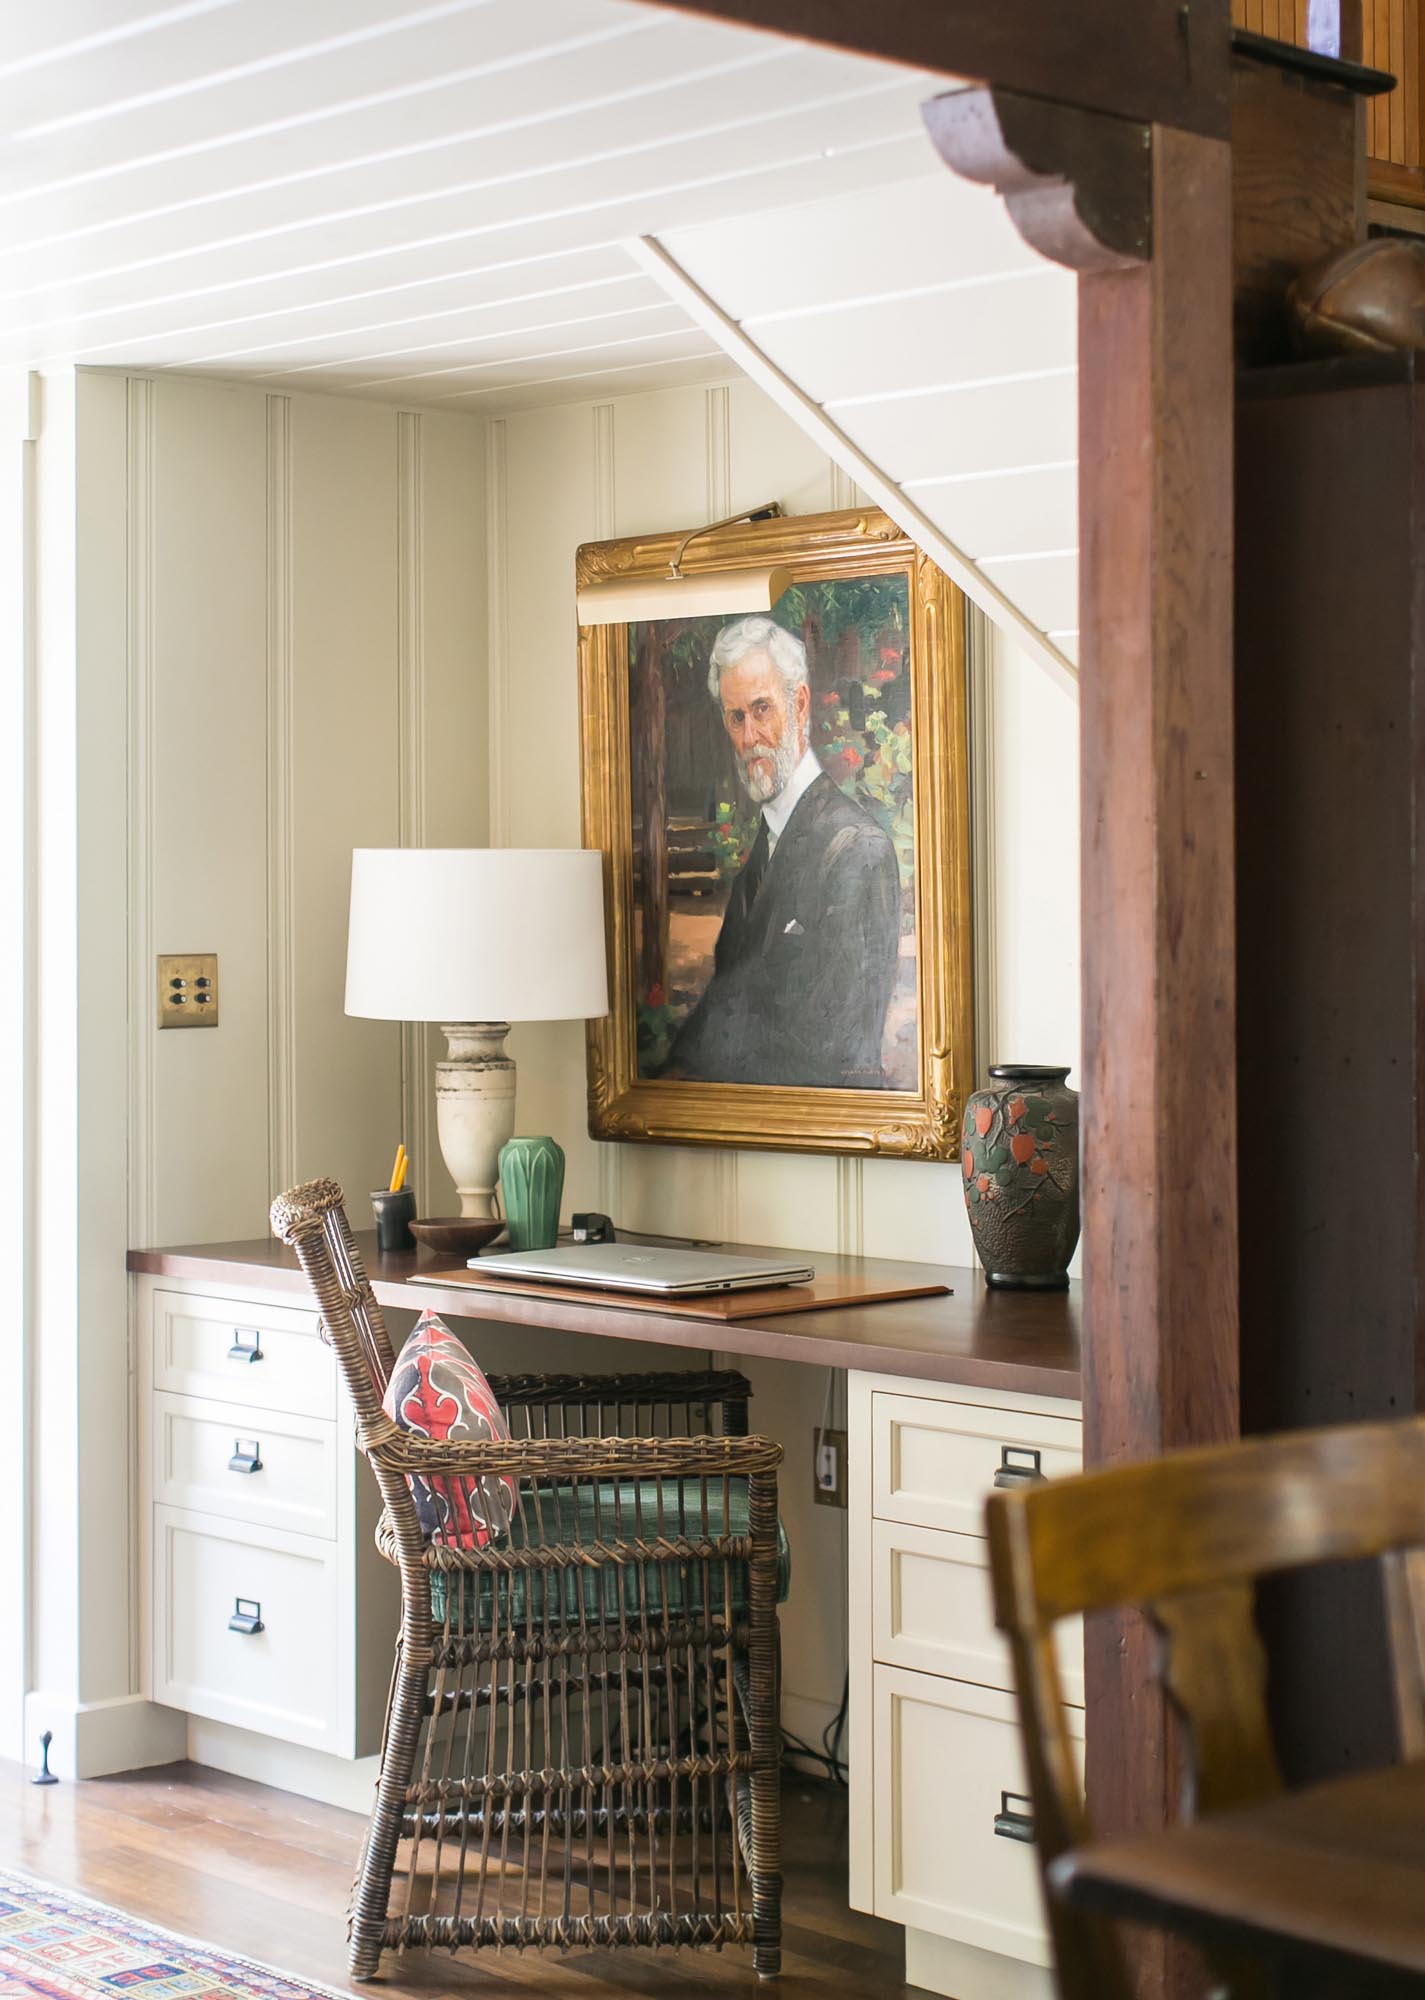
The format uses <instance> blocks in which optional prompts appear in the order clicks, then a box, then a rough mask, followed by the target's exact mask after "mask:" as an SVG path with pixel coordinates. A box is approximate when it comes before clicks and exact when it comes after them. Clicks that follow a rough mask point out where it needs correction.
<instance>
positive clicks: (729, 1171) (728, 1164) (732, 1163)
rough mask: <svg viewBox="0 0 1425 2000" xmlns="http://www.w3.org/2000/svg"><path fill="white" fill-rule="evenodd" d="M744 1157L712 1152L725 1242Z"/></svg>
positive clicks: (736, 1236)
mask: <svg viewBox="0 0 1425 2000" xmlns="http://www.w3.org/2000/svg"><path fill="white" fill-rule="evenodd" d="M714 518H716V517H714ZM741 1158H742V1156H741V1154H740V1153H736V1152H734V1151H733V1150H732V1148H731V1147H730V1146H728V1147H724V1148H723V1150H722V1151H721V1152H720V1153H714V1154H713V1155H712V1179H713V1214H712V1233H713V1235H714V1236H719V1237H721V1239H722V1241H723V1242H724V1243H738V1242H740V1241H741V1240H742V1197H741V1192H740V1189H739V1185H738V1180H739V1175H738V1169H739V1165H740V1163H741Z"/></svg>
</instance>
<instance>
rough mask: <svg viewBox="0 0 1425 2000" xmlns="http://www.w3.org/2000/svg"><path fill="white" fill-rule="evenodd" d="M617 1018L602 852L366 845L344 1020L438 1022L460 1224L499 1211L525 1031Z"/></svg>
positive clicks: (439, 1121) (445, 1135)
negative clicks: (521, 1027) (511, 1043)
mask: <svg viewBox="0 0 1425 2000" xmlns="http://www.w3.org/2000/svg"><path fill="white" fill-rule="evenodd" d="M608 1010H609V1001H608V981H607V973H606V970H605V957H604V888H603V856H602V854H600V853H599V852H598V851H597V849H593V848H572V849H571V848H526V847H396V848H387V847H359V848H357V849H356V851H355V852H354V853H353V855H352V857H351V921H350V926H349V929H348V932H347V957H346V1011H347V1013H348V1014H357V1015H361V1016H363V1017H365V1018H366V1019H369V1020H377V1021H434V1022H437V1023H438V1024H439V1025H440V1026H441V1028H442V1029H443V1030H444V1032H445V1035H446V1038H447V1040H448V1042H449V1045H450V1046H449V1053H448V1054H447V1056H446V1057H445V1059H444V1061H442V1062H438V1063H437V1064H436V1066H435V1105H436V1131H437V1133H438V1135H439V1138H440V1150H441V1154H442V1156H443V1158H444V1160H445V1164H446V1166H447V1167H448V1168H449V1169H450V1177H451V1179H452V1180H453V1181H454V1182H455V1186H456V1190H457V1192H458V1194H459V1196H460V1213H461V1214H462V1216H469V1217H480V1218H488V1217H492V1216H493V1215H494V1213H495V1184H496V1181H497V1179H498V1177H499V1165H498V1162H499V1157H500V1148H501V1147H502V1146H503V1145H504V1144H505V1142H506V1140H507V1139H509V1138H511V1137H512V1136H513V1133H514V1129H515V1065H514V1059H513V1058H512V1057H511V1056H509V1055H508V1054H506V1052H505V1036H506V1035H507V1034H508V1033H509V1030H510V1023H511V1022H514V1021H582V1020H588V1019H590V1018H592V1017H593V1016H595V1015H600V1014H606V1013H607V1012H608Z"/></svg>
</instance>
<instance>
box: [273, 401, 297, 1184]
mask: <svg viewBox="0 0 1425 2000" xmlns="http://www.w3.org/2000/svg"><path fill="white" fill-rule="evenodd" d="M292 767H293V746H292V404H291V399H290V397H287V396H277V395H272V396H269V397H268V398H267V1090H268V1099H267V1175H268V1191H269V1193H271V1194H274V1195H275V1194H280V1193H281V1192H282V1190H283V1189H284V1188H289V1187H291V1185H292V1183H293V1181H294V1180H295V1179H296V1177H297V1168H296V1157H297V1130H296V1127H297V1090H296V1074H295V1067H296V1061H295V1049H294V1046H293V1044H294V1039H295V1035H296V1015H297V1002H296V993H295V977H296V943H295V939H294V937H293V934H292V926H293V920H294V913H295V907H296V904H295V890H294V884H293V879H292V873H293V853H292V827H293V817H294V809H293V798H292V783H293V770H292Z"/></svg>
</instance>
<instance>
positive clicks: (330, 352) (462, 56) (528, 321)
mask: <svg viewBox="0 0 1425 2000" xmlns="http://www.w3.org/2000/svg"><path fill="white" fill-rule="evenodd" d="M7 30H8V36H7V43H8V45H7V46H5V47H4V48H3V49H2V50H0V133H2V134H3V141H0V362H11V363H14V362H18V363H21V364H26V365H30V366H35V365H47V364H55V363H61V362H69V361H74V362H79V363H83V364H88V365H93V366H120V367H125V368H134V367H141V368H160V367H162V368H184V369H193V370H198V371H200V372H202V373H204V374H211V375H224V376H242V377H244V378H246V379H253V378H258V379H262V380H265V381H267V382H270V383H271V384H273V385H274V386H276V387H288V386H290V387H292V388H294V389H295V388H306V389H324V390H338V391H341V392H343V393H349V394H352V395H357V396H363V397H374V398H377V399H381V400H386V401H399V402H401V403H403V404H406V405H410V404H420V405H434V406H437V407H441V408H445V409H450V410H461V409H464V410H472V411H477V412H488V411H499V410H502V409H508V408H510V407H512V406H517V405H518V404H520V403H524V402H530V401H536V402H537V401H542V400H549V399H550V398H551V396H557V395H565V394H568V395H579V396H583V395H597V394H601V393H604V392H605V391H609V392H614V391H617V390H621V389H623V390H626V389H629V388H642V387H653V386H656V385H658V384H662V383H672V382H678V381H680V380H686V379H690V378H692V379H696V378H699V377H706V376H707V375H708V373H709V372H710V369H709V363H710V361H711V360H712V359H713V358H714V357H715V356H716V354H717V349H716V346H715V343H714V342H713V341H712V340H711V339H710V338H709V337H708V335H707V334H706V333H704V332H701V331H700V330H698V329H697V328H695V327H694V326H692V325H691V323H690V322H689V321H688V319H687V318H686V316H685V315H684V314H683V313H682V312H681V311H680V310H679V309H678V307H677V306H676V305H674V304H673V303H671V302H670V300H669V299H668V298H667V297H666V295H665V294H664V293H663V292H662V291H661V290H660V288H659V286H658V285H657V284H656V283H655V282H654V281H652V280H651V279H650V278H649V277H648V276H647V275H646V274H645V273H643V272H641V271H640V270H639V269H638V268H637V267H636V266H635V265H634V263H633V262H632V260H631V259H630V257H629V256H628V254H627V252H626V250H625V249H624V248H623V247H622V245H623V243H624V241H625V240H626V239H627V238H629V237H631V236H638V235H642V234H647V233H657V232H659V231H661V230H663V229H667V228H670V227H672V226H674V225H675V224H676V225H677V226H680V227H683V226H687V225H688V224H690V223H695V222H704V221H713V220H722V219H725V218H729V217H735V216H738V215H743V214H747V213H750V212H754V211H756V210H757V209H760V208H765V207H766V206H767V205H768V202H769V200H775V201H776V202H777V203H779V204H782V203H786V202H803V201H819V200H823V199H825V198H827V197H831V196H835V195H838V194H841V193H845V192H849V191H854V190H856V189H858V188H863V187H866V186H870V185H874V184H875V183H876V182H878V181H883V180H888V179H896V178H899V177H902V176H904V175H905V174H906V173H908V172H916V171H924V169H925V167H926V165H927V162H928V159H929V147H928V142H927V140H926V139H925V137H924V134H923V132H922V130H921V125H920V119H919V115H918V106H919V104H920V102H921V100H922V99H923V98H924V97H925V96H926V94H927V92H928V90H929V89H931V88H933V87H935V86H934V85H933V84H932V83H930V82H929V81H928V80H927V79H926V78H924V77H922V76H919V75H917V74H915V73H913V72H910V71H907V70H904V69H897V68H893V67H890V66H888V65H882V64H878V63H873V62H868V61H865V60H863V59H861V58H858V57H853V56H844V55H838V54H835V53H832V52H828V51H825V50H820V49H813V48H809V47H805V46H802V45H800V44H796V43H791V42H786V41H780V40H776V39H774V38H772V37H769V36H763V35H755V34H750V33H748V32H747V31H746V30H745V29H740V28H734V27H727V26H723V25H721V24H717V23H708V22H702V21H698V20H694V19H690V18H685V17H683V16H680V15H678V14H675V13H671V12H666V11H664V10H662V9H659V8H654V7H644V6H639V5H636V4H633V0H436V4H433V5H432V4H427V5H418V4H415V3H414V0H301V4H300V5H296V6H294V5H293V4H292V0H180V4H177V5H171V6H167V7H162V6H157V5H155V4H153V0H47V4H46V5H45V6H43V7H33V8H23V7H18V6H16V7H12V8H10V9H9V10H8V11H7ZM720 365H721V364H720ZM711 372H716V371H715V370H714V371H711Z"/></svg>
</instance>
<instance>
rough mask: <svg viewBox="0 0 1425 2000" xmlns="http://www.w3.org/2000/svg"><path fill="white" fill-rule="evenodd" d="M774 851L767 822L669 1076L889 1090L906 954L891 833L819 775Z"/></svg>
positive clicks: (737, 886) (732, 900)
mask: <svg viewBox="0 0 1425 2000" xmlns="http://www.w3.org/2000/svg"><path fill="white" fill-rule="evenodd" d="M769 845H770V843H769V841H768V837H767V822H766V820H765V819H764V820H763V821H762V823H761V826H760V828H759V830H758V834H757V839H756V842H755V843H754V845H753V848H752V852H751V853H750V854H749V855H748V857H747V860H746V862H745V863H744V865H743V867H742V869H741V871H740V873H739V874H738V876H737V879H736V880H735V881H734V883H733V885H732V892H731V894H730V896H729V898H728V904H727V913H726V915H725V916H724V917H723V920H722V930H721V931H720V933H719V934H718V941H717V950H716V954H715V959H714V969H713V975H712V978H711V979H710V980H709V981H708V984H707V987H706V990H705V991H704V993H703V995H702V998H701V999H700V1000H699V1001H698V1004H697V1006H696V1007H695V1008H694V1009H693V1011H692V1013H691V1014H690V1015H689V1016H688V1018H687V1020H686V1021H685V1022H684V1023H683V1026H682V1028H681V1029H680V1030H679V1032H678V1035H677V1037H676V1039H675V1041H674V1043H673V1046H672V1049H671V1050H670V1051H669V1056H668V1062H667V1067H666V1073H671V1074H675V1075H680V1076H686V1077H696V1078H698V1079H699V1080H701V1081H704V1082H708V1083H777V1084H787V1085H801V1086H807V1085H812V1086H821V1087H822V1088H842V1089H858V1090H883V1089H885V1088H886V1080H885V1075H884V1073H883V1071H882V1067H881V1036H882V1032H883V1030H884V1027H885V1020H886V1009H887V1007H888V1006H889V1004H890V999H891V994H892V992H893V991H894V988H895V980H896V957H897V953H898V951H899V947H900V877H899V873H898V870H897V867H896V856H895V849H894V847H893V846H892V844H891V840H890V836H889V835H888V834H887V833H886V832H885V830H884V829H883V828H882V827H880V826H878V825H877V823H876V822H875V820H873V819H872V818H871V816H870V814H869V813H868V812H866V810H865V809H864V807H862V806H860V805H858V804H857V803H856V801H855V800H854V799H850V798H847V796H846V794H845V793H844V792H842V791H840V790H839V789H838V788H837V786H835V785H834V784H833V783H832V781H831V779H830V778H828V777H827V776H826V774H825V773H824V772H823V774H822V775H821V777H819V778H816V779H814V780H813V782H812V783H811V784H810V785H809V786H808V787H807V789H806V791H805V792H804V793H803V794H802V796H801V798H800V799H799V800H798V801H797V804H796V807H795V809H794V811H793V813H792V816H791V818H790V819H789V820H788V821H787V824H786V826H785V827H784V828H783V830H782V835H781V838H780V839H779V840H778V842H777V844H776V847H775V848H773V849H771V852H770V853H769V851H768V849H769Z"/></svg>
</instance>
